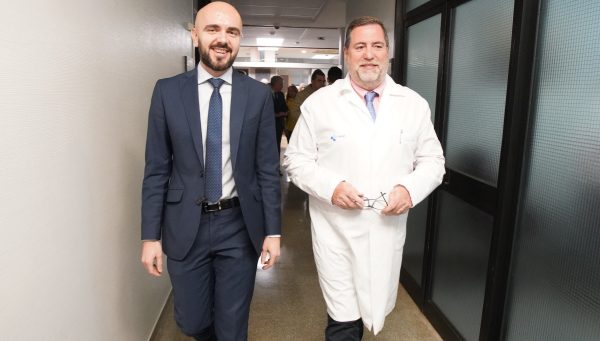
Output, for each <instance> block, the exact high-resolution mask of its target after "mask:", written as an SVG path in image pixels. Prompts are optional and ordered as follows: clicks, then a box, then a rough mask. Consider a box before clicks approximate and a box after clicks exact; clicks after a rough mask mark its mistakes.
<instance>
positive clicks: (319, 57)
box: [312, 54, 337, 59]
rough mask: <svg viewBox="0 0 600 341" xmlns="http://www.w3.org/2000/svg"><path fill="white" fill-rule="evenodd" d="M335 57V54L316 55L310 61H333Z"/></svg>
mask: <svg viewBox="0 0 600 341" xmlns="http://www.w3.org/2000/svg"><path fill="white" fill-rule="evenodd" d="M335 57H337V55H336V54H316V55H314V56H312V59H333V58H335Z"/></svg>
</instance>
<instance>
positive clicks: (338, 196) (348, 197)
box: [331, 181, 365, 210]
mask: <svg viewBox="0 0 600 341" xmlns="http://www.w3.org/2000/svg"><path fill="white" fill-rule="evenodd" d="M362 196H363V195H362V194H360V193H358V191H357V190H356V188H354V186H352V185H350V184H349V183H347V182H346V181H342V182H340V183H339V184H338V185H337V186H336V187H335V190H334V191H333V195H332V196H331V203H332V204H333V205H335V206H337V207H340V208H343V209H346V210H352V209H363V208H364V206H365V202H364V200H363V198H362Z"/></svg>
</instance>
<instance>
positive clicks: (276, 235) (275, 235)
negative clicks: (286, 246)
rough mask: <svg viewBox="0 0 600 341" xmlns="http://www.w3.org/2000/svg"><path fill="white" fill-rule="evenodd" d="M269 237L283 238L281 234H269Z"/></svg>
mask: <svg viewBox="0 0 600 341" xmlns="http://www.w3.org/2000/svg"><path fill="white" fill-rule="evenodd" d="M267 238H281V235H280V234H270V235H268V236H267Z"/></svg>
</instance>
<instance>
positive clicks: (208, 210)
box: [204, 201, 222, 213]
mask: <svg viewBox="0 0 600 341" xmlns="http://www.w3.org/2000/svg"><path fill="white" fill-rule="evenodd" d="M214 206H216V207H215V208H212V207H214ZM220 210H222V208H221V201H219V202H216V203H214V204H206V206H205V208H204V212H205V213H212V212H219V211H220Z"/></svg>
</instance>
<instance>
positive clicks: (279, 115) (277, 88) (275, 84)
mask: <svg viewBox="0 0 600 341" xmlns="http://www.w3.org/2000/svg"><path fill="white" fill-rule="evenodd" d="M282 89H283V78H281V76H273V77H271V91H272V93H273V108H274V110H275V143H276V144H277V152H278V153H281V136H282V135H283V130H284V129H285V118H286V116H287V114H288V107H287V104H286V102H285V96H284V95H283V92H281V90H282Z"/></svg>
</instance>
